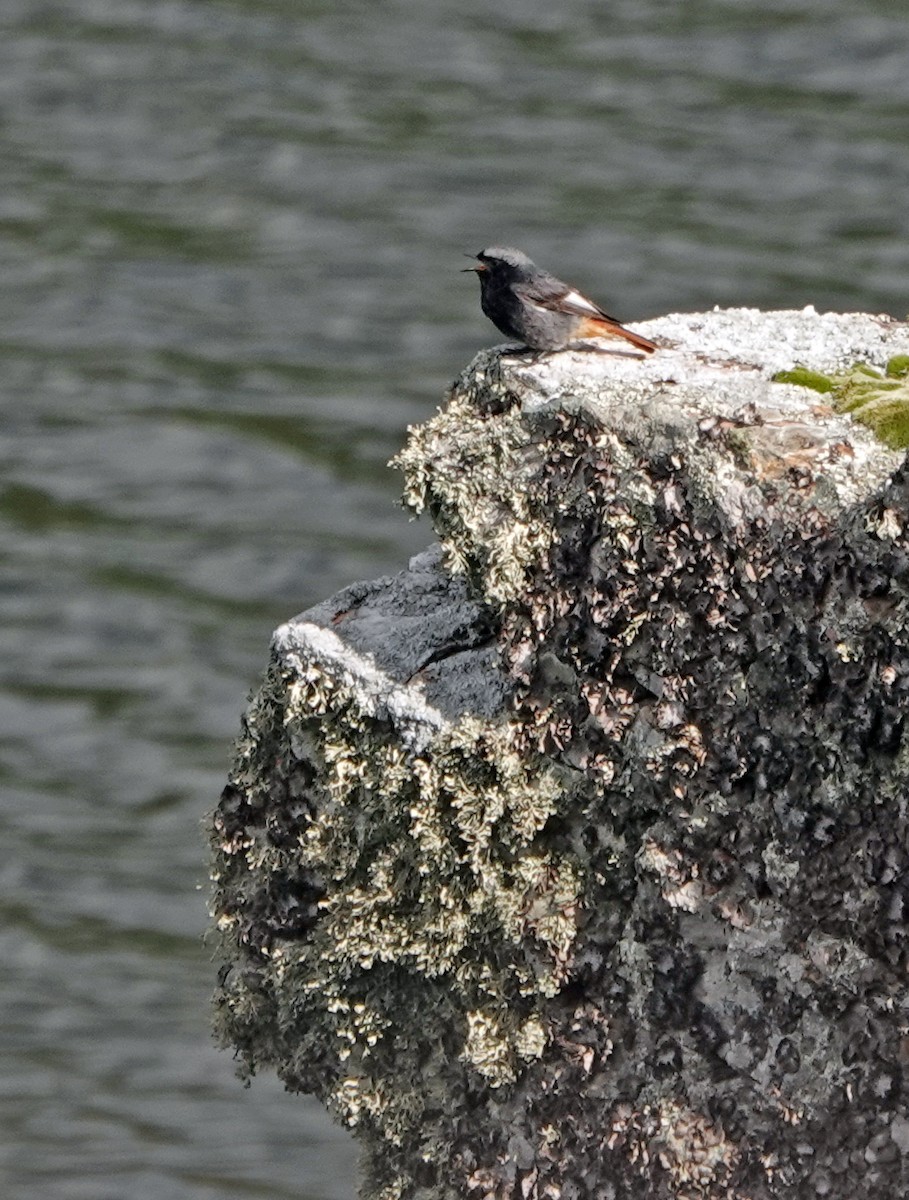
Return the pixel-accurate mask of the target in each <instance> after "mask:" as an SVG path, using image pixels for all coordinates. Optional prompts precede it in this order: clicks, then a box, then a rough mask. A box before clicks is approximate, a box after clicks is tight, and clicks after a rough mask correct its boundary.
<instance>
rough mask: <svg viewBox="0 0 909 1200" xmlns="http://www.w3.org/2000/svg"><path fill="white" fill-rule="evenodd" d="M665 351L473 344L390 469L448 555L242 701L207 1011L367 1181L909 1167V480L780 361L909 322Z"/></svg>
mask: <svg viewBox="0 0 909 1200" xmlns="http://www.w3.org/2000/svg"><path fill="white" fill-rule="evenodd" d="M647 333H648V336H657V337H658V338H659V337H662V339H663V340H664V341H665V342H666V343H669V342H671V341H674V342H676V343H682V345H681V346H679V345H678V344H677V345H675V346H674V347H673V346H669V345H667V349H665V350H663V351H661V352H660V353H657V354H655V355H653V356H652V358H651V359H649V360H647V361H646V362H643V363H638V362H631V361H628V360H624V359H615V358H613V357H611V356H608V355H593V354H571V353H563V354H557V355H551V356H548V357H545V358H542V359H540V358H538V359H529V358H528V359H523V358H521V357H520V356H515V355H510V354H503V353H502V352H501V351H491V352H488V353H486V354H482V355H480V356H478V358H477V359H476V360H475V361H474V363H473V364H471V366H470V367H469V368H468V370H467V371H466V372H465V373H464V374H463V375H462V376H461V377H460V379H459V380H458V381H457V382H456V384H455V386H454V388H453V391H452V394H451V396H450V397H449V401H448V405H447V407H446V408H445V409H444V410H443V411H442V412H440V413H439V414H438V415H437V416H436V417H434V418H433V419H432V420H430V421H429V422H427V423H426V424H425V425H424V426H422V427H420V428H417V429H415V430H413V431H412V432H411V438H410V441H409V443H408V446H407V448H406V449H405V451H404V452H402V454H401V456H400V458H399V465H400V466H401V467H402V469H403V470H404V473H405V476H406V480H407V495H408V497H409V499H410V502H411V503H412V504H413V505H414V506H415V507H418V508H420V507H426V508H428V509H429V511H430V512H431V513H432V516H433V520H434V523H435V527H436V531H437V533H438V535H439V538H440V541H441V545H442V549H441V552H438V553H434V554H432V555H430V556H428V557H427V556H424V557H422V558H420V559H417V560H415V562H414V563H413V564H412V565H411V569H410V570H409V571H408V572H406V573H404V574H403V575H402V576H400V577H398V578H397V579H396V580H394V581H389V580H385V581H379V582H378V583H377V584H373V585H358V586H357V587H356V588H352V589H348V591H347V592H346V593H342V594H341V595H340V596H339V597H336V598H335V600H334V601H332V602H330V603H329V604H327V605H323V606H321V608H320V609H319V610H315V611H314V612H312V613H310V614H304V616H303V617H302V618H298V620H297V621H296V622H292V623H291V624H290V625H289V626H285V627H283V628H282V630H279V631H278V634H277V635H276V640H275V646H274V654H273V661H272V666H271V668H270V671H269V675H268V677H267V678H266V681H265V683H264V685H263V687H262V689H261V690H260V692H259V693H258V695H257V697H256V698H255V699H254V701H253V703H252V705H251V707H250V710H249V712H248V714H247V718H246V724H245V728H244V734H243V737H242V738H241V741H240V744H239V749H238V755H237V761H236V764H235V767H234V771H233V773H232V777H231V782H230V784H229V785H228V787H227V789H226V790H225V793H224V797H223V798H222V802H221V805H220V807H219V809H218V811H217V812H216V814H215V818H214V824H213V828H214V844H215V849H216V854H215V866H214V874H213V878H214V881H215V893H214V903H213V909H214V913H215V917H216V919H217V924H218V928H219V929H220V931H221V946H222V952H223V956H224V960H225V966H224V969H223V971H222V983H221V987H220V989H219V993H218V998H217V1003H218V1017H217V1022H218V1029H219V1033H220V1036H221V1037H222V1039H223V1040H224V1041H225V1042H226V1043H228V1044H232V1045H234V1046H235V1047H236V1048H237V1049H238V1050H239V1052H240V1054H241V1056H242V1058H243V1060H244V1061H245V1063H246V1065H247V1067H248V1069H249V1070H253V1069H254V1068H256V1067H257V1066H263V1065H271V1066H273V1067H275V1069H277V1071H278V1072H279V1074H280V1075H281V1076H282V1078H283V1079H284V1080H285V1081H286V1083H287V1085H288V1086H289V1087H291V1088H292V1089H296V1090H305V1091H312V1092H314V1093H316V1094H317V1095H319V1096H321V1097H322V1098H323V1099H324V1100H325V1101H326V1103H327V1104H329V1106H330V1107H331V1108H332V1110H333V1111H334V1112H335V1113H336V1114H337V1115H338V1116H339V1118H340V1119H342V1120H343V1121H345V1122H346V1123H347V1124H348V1125H350V1126H351V1127H353V1128H354V1129H355V1130H356V1132H357V1133H358V1136H359V1137H360V1138H361V1139H362V1142H363V1145H364V1148H365V1160H364V1161H365V1178H364V1185H363V1192H364V1195H366V1196H369V1197H382V1198H383V1200H384V1198H388V1200H390V1198H391V1197H416V1196H418V1195H419V1196H421V1197H426V1198H429V1197H443V1196H445V1197H455V1196H470V1195H476V1196H495V1197H505V1196H508V1197H511V1196H513V1195H520V1196H522V1197H524V1198H525V1200H527V1198H528V1197H531V1196H546V1197H553V1198H555V1197H563V1196H564V1197H566V1198H574V1197H586V1196H590V1197H604V1198H605V1197H609V1198H611V1200H632V1198H638V1197H640V1198H643V1197H648V1200H649V1198H660V1197H666V1198H669V1197H674V1198H677V1200H697V1198H704V1200H714V1198H716V1200H719V1198H720V1197H723V1198H726V1200H783V1198H785V1200H805V1198H806V1197H807V1198H810V1197H813V1196H818V1197H833V1198H837V1200H839V1198H842V1200H847V1198H848V1200H852V1197H855V1196H862V1197H863V1198H870V1200H885V1198H886V1200H891V1198H893V1197H895V1196H898V1195H901V1194H903V1193H904V1191H905V1187H906V1184H907V1183H909V1098H907V1096H906V1094H905V1089H904V1086H903V1079H904V1075H905V1071H906V1066H907V1057H909V989H907V982H906V981H907V971H909V937H907V929H906V919H907V908H906V906H907V903H909V874H907V865H909V840H907V839H909V786H907V785H909V735H907V731H906V729H905V723H906V714H907V708H909V472H907V469H906V466H905V465H904V464H903V463H902V455H901V454H899V453H894V452H893V451H891V450H888V449H886V448H885V447H883V446H882V445H881V444H879V443H878V442H876V441H875V440H874V438H873V436H872V434H871V433H869V432H868V431H867V430H866V429H864V428H863V427H861V426H858V425H856V424H854V423H853V422H852V420H851V418H850V417H849V416H848V415H846V414H838V413H835V412H834V411H832V410H831V409H830V408H828V407H826V406H824V404H823V403H822V400H823V398H822V397H819V396H818V395H817V394H816V393H813V392H812V391H810V390H809V389H807V388H804V387H799V386H796V385H792V384H777V383H773V382H772V376H773V374H774V373H775V372H777V371H779V370H780V369H782V368H783V367H786V366H791V365H792V364H793V363H801V364H803V365H804V367H805V368H807V369H808V370H810V371H813V372H816V373H819V374H824V375H827V374H830V373H832V372H835V371H838V370H842V369H843V368H844V367H845V366H846V365H848V364H849V363H851V362H852V361H854V360H855V359H858V358H860V359H862V360H863V361H865V362H870V363H872V364H874V365H878V366H880V367H883V366H884V365H885V364H886V363H887V361H888V360H890V359H892V357H893V356H894V355H896V354H905V353H906V352H907V350H909V329H907V327H906V326H905V325H900V324H898V323H896V322H888V321H886V320H884V319H880V318H871V317H863V316H859V315H854V314H853V315H850V316H832V315H830V314H827V315H825V316H819V315H818V314H815V313H813V312H810V311H809V312H805V313H790V314H767V315H761V314H753V313H752V314H728V313H716V314H702V315H700V316H697V317H684V318H666V319H664V321H662V322H652V323H650V325H648V326H647ZM724 339H726V340H725V342H724Z"/></svg>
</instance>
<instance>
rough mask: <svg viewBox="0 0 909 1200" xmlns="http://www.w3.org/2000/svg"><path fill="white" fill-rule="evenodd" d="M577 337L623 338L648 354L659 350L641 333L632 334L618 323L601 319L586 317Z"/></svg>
mask: <svg viewBox="0 0 909 1200" xmlns="http://www.w3.org/2000/svg"><path fill="white" fill-rule="evenodd" d="M577 336H578V337H582V338H585V337H589V338H596V337H601V338H621V339H622V340H623V341H626V342H631V344H632V346H637V348H638V349H639V350H646V352H647V353H648V354H652V353H653V352H654V350H657V349H659V347H658V346H657V345H656V344H655V343H654V342H650V341H648V340H647V338H645V337H642V336H641V335H640V334H639V333H632V332H631V330H630V329H626V328H625V326H624V325H620V324H619V323H618V321H608V320H604V319H602V318H601V317H585V318H584V320H583V321H582V322H581V326H580V328H579V329H578V332H577Z"/></svg>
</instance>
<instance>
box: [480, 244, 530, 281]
mask: <svg viewBox="0 0 909 1200" xmlns="http://www.w3.org/2000/svg"><path fill="white" fill-rule="evenodd" d="M467 257H468V258H475V259H476V260H477V261H476V264H475V265H474V266H472V267H465V268H464V270H465V271H476V273H477V274H478V275H479V276H480V282H481V283H482V282H483V281H484V278H486V277H488V278H492V279H496V280H501V281H502V282H503V283H505V282H511V283H517V282H519V281H520V280H522V279H526V278H528V276H529V275H530V274H531V273H532V272H533V271H534V270H535V267H534V265H533V263H532V262H531V260H530V259H529V258H528V257H527V255H526V254H524V253H522V252H521V251H520V250H515V249H514V248H513V247H511V246H490V247H488V248H487V249H486V250H481V251H480V252H479V254H468V256H467Z"/></svg>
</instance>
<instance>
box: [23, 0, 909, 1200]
mask: <svg viewBox="0 0 909 1200" xmlns="http://www.w3.org/2000/svg"><path fill="white" fill-rule="evenodd" d="M907 61H909V23H907V21H906V18H905V5H904V3H903V0H900V2H899V3H897V2H895V0H894V2H892V3H886V2H884V0H877V2H873V0H866V2H865V3H862V4H860V5H858V6H857V5H856V4H855V3H854V0H850V2H849V3H847V2H846V0H804V2H802V3H795V2H794V0H786V2H784V0H776V3H770V4H764V5H761V6H759V7H758V6H751V5H743V4H739V3H734V2H732V0H728V2H722V0H703V2H699V3H693V2H685V0H681V2H678V3H667V2H666V0H634V2H633V3H632V2H630V0H629V2H624V0H620V2H619V3H615V4H610V5H605V4H602V3H594V2H593V0H591V2H589V3H585V2H583V0H563V3H561V4H559V5H555V4H552V3H545V4H544V3H539V2H537V0H527V2H525V3H520V4H519V3H515V4H513V5H511V6H509V10H508V11H507V12H501V11H498V10H497V9H496V7H495V6H489V5H488V4H486V3H480V2H479V0H465V2H463V3H460V4H445V3H440V2H434V0H424V2H423V3H421V4H414V3H404V2H403V0H398V2H392V3H382V4H379V3H376V2H375V0H373V2H371V3H333V4H329V3H305V2H297V3H291V0H257V2H255V3H254V2H252V0H70V2H69V3H65V2H60V3H52V2H48V3H42V2H41V0H4V2H3V6H2V12H0V162H2V170H3V186H2V188H0V269H2V271H0V279H2V286H0V404H2V426H0V458H2V467H3V471H2V477H0V562H2V576H0V641H2V655H0V664H2V665H0V780H2V789H3V793H2V794H3V803H2V812H0V818H2V830H0V833H2V842H3V847H4V853H3V855H2V857H0V903H2V906H3V917H4V921H3V925H2V935H0V936H2V944H3V961H4V969H3V970H2V972H0V1010H2V1014H0V1020H2V1026H3V1028H2V1034H3V1043H4V1045H5V1047H6V1048H7V1063H6V1066H5V1069H4V1071H3V1075H2V1085H0V1130H2V1132H0V1174H2V1175H4V1176H5V1177H4V1179H3V1187H2V1195H3V1196H4V1197H10V1198H11V1200H12V1198H18V1197H28V1198H29V1200H121V1198H128V1200H173V1198H176V1200H215V1198H218V1200H220V1198H230V1197H236V1198H241V1197H269V1198H271V1197H281V1198H285V1197H286V1198H291V1197H312V1198H313V1200H335V1198H338V1200H343V1198H345V1197H348V1196H350V1194H351V1192H352V1189H353V1186H354V1153H353V1150H352V1148H351V1143H350V1141H349V1140H348V1139H347V1137H346V1135H344V1134H343V1133H341V1132H339V1131H337V1130H334V1129H333V1128H332V1127H331V1126H330V1125H329V1123H328V1122H327V1120H326V1119H325V1118H324V1117H323V1116H322V1115H321V1114H320V1112H319V1110H318V1109H317V1108H316V1107H315V1106H313V1105H312V1104H311V1103H310V1102H309V1101H307V1100H303V1099H301V1098H299V1097H288V1096H285V1095H284V1094H283V1092H282V1091H281V1088H280V1086H279V1085H278V1084H276V1083H275V1081H274V1080H271V1079H268V1080H265V1079H263V1080H257V1081H256V1082H255V1083H254V1084H253V1087H252V1088H251V1089H250V1090H249V1091H244V1090H243V1089H242V1087H241V1086H240V1085H239V1084H238V1083H237V1081H236V1080H235V1078H234V1075H233V1064H232V1062H231V1060H230V1056H229V1055H226V1054H223V1053H218V1052H217V1051H216V1050H215V1049H214V1048H213V1047H212V1046H211V1045H210V1043H209V1040H208V1030H207V1026H208V1013H207V1005H208V994H209V991H210V987H211V984H212V967H211V964H210V963H209V961H208V957H207V952H206V951H205V949H204V948H203V946H202V945H201V941H200V937H201V933H202V930H203V929H204V926H205V921H206V918H205V904H204V902H205V878H206V862H205V848H204V841H203V836H202V831H201V826H200V822H201V821H202V819H203V817H204V815H205V813H206V811H207V809H209V808H210V807H211V805H212V804H213V803H214V800H215V798H216V796H217V793H218V791H219V789H220V786H221V783H222V781H223V778H224V775H225V771H226V765H227V760H228V748H229V744H230V741H231V739H232V738H233V736H234V734H235V732H236V729H237V727H238V721H239V715H240V712H241V710H242V708H243V704H244V700H245V696H246V693H247V691H248V689H249V688H250V687H251V686H252V684H253V683H254V682H255V679H256V677H257V674H258V672H259V670H260V669H261V667H262V666H263V664H264V661H265V655H266V650H267V644H268V638H269V634H270V632H271V629H272V628H273V627H274V626H275V625H276V624H278V623H279V622H280V621H282V620H284V619H285V618H286V617H288V616H290V615H291V614H293V613H295V612H297V611H299V610H300V609H302V608H304V607H306V606H307V605H309V604H311V603H312V602H314V601H316V600H318V599H320V598H322V597H324V596H325V595H327V594H329V593H331V592H332V591H333V590H335V589H337V588H338V587H339V586H341V585H342V584H344V583H346V582H349V581H351V580H353V579H355V578H362V577H371V576H375V575H377V574H382V573H385V572H388V571H391V570H395V569H397V568H399V567H400V566H402V565H403V564H404V562H405V560H406V559H407V557H408V555H410V554H411V553H413V552H414V551H415V550H417V549H419V548H421V547H422V546H423V545H424V544H425V542H426V541H427V540H429V532H428V529H427V528H425V527H423V526H418V525H414V524H411V523H409V522H408V520H407V518H406V516H405V515H404V513H403V512H402V511H401V510H400V509H398V508H397V507H396V497H397V492H398V482H397V480H396V479H395V478H394V476H393V475H392V474H391V472H389V471H388V470H387V469H386V468H385V465H384V464H385V462H386V460H387V459H388V457H389V456H390V455H391V454H392V453H393V452H394V451H395V449H396V448H397V447H398V445H399V444H400V442H401V440H402V438H403V436H404V430H405V427H406V425H407V424H408V423H410V422H415V421H419V420H422V419H423V418H425V417H427V416H428V415H430V414H431V413H432V411H433V410H434V408H435V406H436V404H437V403H439V402H440V400H441V395H442V391H443V388H444V387H445V385H446V383H447V382H448V380H449V379H450V378H451V377H452V376H453V375H454V374H455V373H456V372H457V371H458V370H459V369H460V368H461V367H462V366H463V365H464V363H465V362H466V361H467V359H468V358H469V357H470V355H471V354H472V353H473V352H474V351H475V350H476V349H478V348H480V347H481V346H483V345H486V344H490V343H492V342H496V341H499V340H500V338H499V335H498V334H496V333H495V331H494V330H492V328H491V327H490V326H488V325H487V324H486V322H485V320H484V319H483V317H482V316H481V314H480V311H479V306H478V303H477V296H476V282H475V280H473V279H472V278H470V277H468V276H463V275H459V274H458V273H457V271H458V268H459V267H460V266H461V264H462V262H463V260H462V259H461V257H460V256H461V254H462V252H463V251H475V250H477V249H479V248H480V247H481V246H483V245H485V244H489V243H490V242H503V241H504V242H511V243H514V244H517V245H519V246H522V247H523V248H525V249H526V250H527V251H528V252H530V253H532V254H533V255H534V257H536V258H537V259H538V260H539V261H541V262H542V263H544V264H545V265H546V266H548V267H549V268H550V269H552V270H554V271H556V272H557V273H558V274H560V275H563V276H564V277H567V278H569V279H570V280H572V281H573V282H575V283H576V284H578V285H580V286H581V287H583V289H584V290H585V291H587V292H589V293H590V294H591V295H593V296H595V297H597V298H598V299H600V300H601V301H602V302H603V303H604V304H605V305H606V306H607V307H608V308H609V310H610V311H612V312H615V313H616V315H618V316H619V317H621V318H625V319H629V320H631V319H634V318H639V317H644V316H647V315H654V314H657V313H660V312H665V311H670V310H680V309H681V310H685V309H693V308H703V307H708V306H712V305H713V304H722V305H739V304H753V305H759V306H762V307H774V308H779V307H800V306H802V305H804V304H808V303H813V304H815V305H816V306H817V307H819V308H824V307H829V308H835V309H846V310H849V309H865V310H870V311H888V312H891V313H894V314H896V315H904V314H905V313H906V311H907V309H909V288H907V279H909V205H907V196H909V153H907V146H909V70H907V68H906V64H907Z"/></svg>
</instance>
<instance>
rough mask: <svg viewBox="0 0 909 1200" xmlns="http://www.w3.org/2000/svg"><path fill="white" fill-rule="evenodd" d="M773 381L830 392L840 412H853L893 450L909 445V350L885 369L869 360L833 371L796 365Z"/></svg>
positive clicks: (823, 392) (894, 359)
mask: <svg viewBox="0 0 909 1200" xmlns="http://www.w3.org/2000/svg"><path fill="white" fill-rule="evenodd" d="M773 381H774V383H795V384H798V385H799V386H800V387H807V388H811V389H812V390H813V391H815V392H820V393H822V394H825V395H826V394H829V395H830V399H831V402H832V404H833V407H834V408H835V409H836V411H837V412H847V413H851V414H852V415H853V417H854V418H855V419H856V421H860V422H861V423H862V425H866V426H867V427H868V428H869V429H870V430H871V431H872V432H873V433H874V434H876V436H877V437H878V438H879V439H880V440H881V441H882V442H883V443H884V444H885V445H887V446H889V447H890V448H891V450H903V449H907V448H909V354H896V355H894V356H893V358H891V359H890V361H889V362H888V363H887V366H886V368H885V370H884V371H883V372H881V371H879V370H878V369H877V368H876V367H872V366H869V365H868V363H853V365H852V366H851V367H850V368H849V369H848V370H847V371H841V372H836V373H834V374H831V375H823V374H821V373H820V372H819V371H809V370H808V369H807V368H806V367H794V368H793V369H792V370H791V371H779V372H778V373H777V374H776V375H774V377H773Z"/></svg>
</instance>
